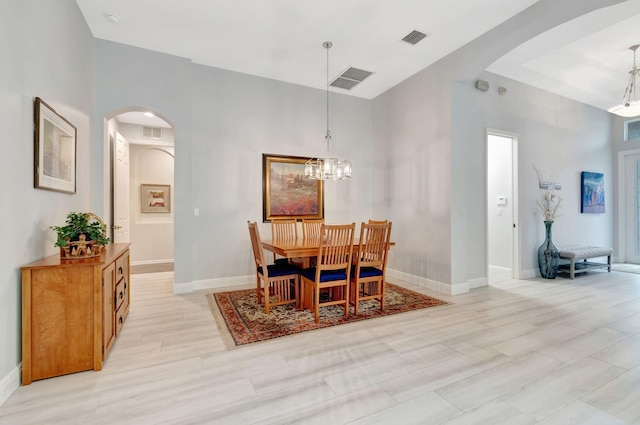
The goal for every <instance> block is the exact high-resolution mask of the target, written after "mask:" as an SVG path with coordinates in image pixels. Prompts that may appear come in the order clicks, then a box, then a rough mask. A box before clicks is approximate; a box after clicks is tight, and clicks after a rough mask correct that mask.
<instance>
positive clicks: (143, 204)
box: [140, 184, 171, 213]
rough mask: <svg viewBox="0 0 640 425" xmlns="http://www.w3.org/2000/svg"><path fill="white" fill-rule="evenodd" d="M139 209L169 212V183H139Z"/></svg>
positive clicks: (150, 211)
mask: <svg viewBox="0 0 640 425" xmlns="http://www.w3.org/2000/svg"><path fill="white" fill-rule="evenodd" d="M140 211H141V212H143V213H168V212H171V185H168V184H141V185H140Z"/></svg>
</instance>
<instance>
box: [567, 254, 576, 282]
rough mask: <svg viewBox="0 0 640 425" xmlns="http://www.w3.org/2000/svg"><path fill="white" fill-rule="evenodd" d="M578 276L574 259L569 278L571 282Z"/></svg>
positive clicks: (570, 266) (573, 259)
mask: <svg viewBox="0 0 640 425" xmlns="http://www.w3.org/2000/svg"><path fill="white" fill-rule="evenodd" d="M575 276H576V259H575V258H572V259H571V263H570V265H569V277H570V278H571V280H573V278H574V277H575Z"/></svg>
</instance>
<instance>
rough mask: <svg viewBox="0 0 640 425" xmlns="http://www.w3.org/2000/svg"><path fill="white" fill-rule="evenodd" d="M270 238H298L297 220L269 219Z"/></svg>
mask: <svg viewBox="0 0 640 425" xmlns="http://www.w3.org/2000/svg"><path fill="white" fill-rule="evenodd" d="M271 238H272V239H273V240H296V239H298V222H297V220H295V219H289V218H273V219H271Z"/></svg>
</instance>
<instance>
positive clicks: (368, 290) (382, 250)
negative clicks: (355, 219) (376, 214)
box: [350, 221, 391, 314]
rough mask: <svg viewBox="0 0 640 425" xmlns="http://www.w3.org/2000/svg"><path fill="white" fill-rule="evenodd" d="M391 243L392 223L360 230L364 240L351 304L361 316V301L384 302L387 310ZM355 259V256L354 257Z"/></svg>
mask: <svg viewBox="0 0 640 425" xmlns="http://www.w3.org/2000/svg"><path fill="white" fill-rule="evenodd" d="M390 241H391V222H386V223H384V222H378V223H371V221H369V223H368V224H365V223H362V225H361V226H360V240H359V246H358V252H357V255H356V259H355V265H353V266H352V272H351V289H350V294H351V298H350V303H351V304H352V305H353V311H354V314H358V308H359V306H360V301H365V300H373V299H378V300H380V310H384V287H385V277H386V276H385V274H386V268H387V256H388V253H389V243H390ZM354 255H355V254H354Z"/></svg>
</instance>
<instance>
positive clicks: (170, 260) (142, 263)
mask: <svg viewBox="0 0 640 425" xmlns="http://www.w3.org/2000/svg"><path fill="white" fill-rule="evenodd" d="M165 263H173V258H167V259H166V260H142V261H132V262H131V265H132V266H147V265H149V264H165Z"/></svg>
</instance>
